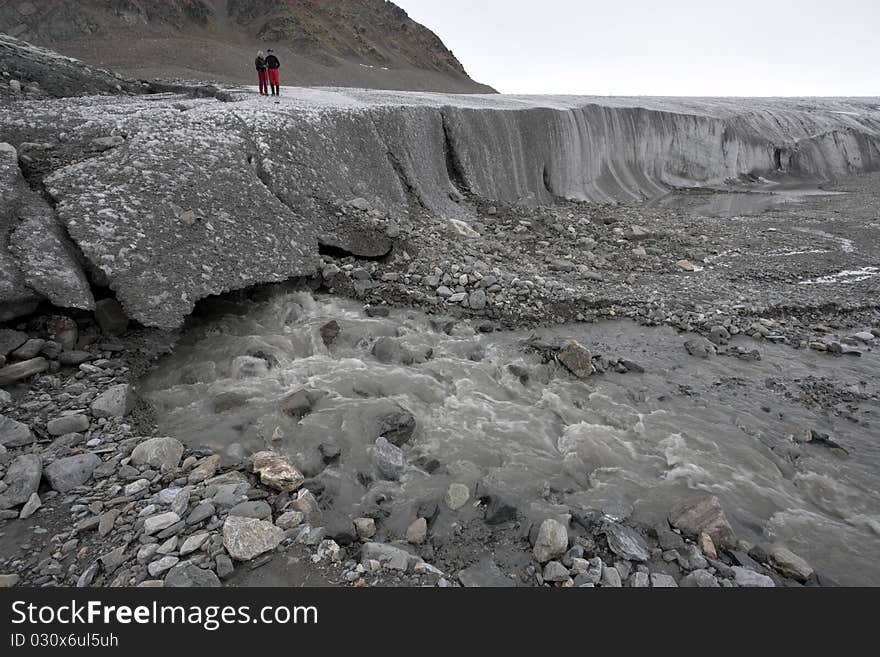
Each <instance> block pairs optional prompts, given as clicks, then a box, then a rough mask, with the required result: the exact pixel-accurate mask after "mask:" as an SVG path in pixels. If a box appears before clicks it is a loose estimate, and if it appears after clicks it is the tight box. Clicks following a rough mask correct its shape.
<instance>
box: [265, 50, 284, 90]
mask: <svg viewBox="0 0 880 657" xmlns="http://www.w3.org/2000/svg"><path fill="white" fill-rule="evenodd" d="M266 68H268V69H269V71H268V73H269V86H270V87H272V95H273V96H280V95H281V87H280V86H279V82H278V69H279V68H281V62H279V61H278V58H277V57H276V56H275V51H274V50H272V49H269V51H268V55H267V56H266Z"/></svg>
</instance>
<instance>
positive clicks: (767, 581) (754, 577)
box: [731, 566, 776, 588]
mask: <svg viewBox="0 0 880 657" xmlns="http://www.w3.org/2000/svg"><path fill="white" fill-rule="evenodd" d="M731 570H733V576H734V581H735V582H736V584H737V586H741V587H744V588H773V587H775V586H776V584H775V583H774V581H773V580H772V579H771V578H770V577H767V575H762V574H760V573H756V572H755V571H754V570H750V569H749V568H743V567H742V566H733V567H732V568H731Z"/></svg>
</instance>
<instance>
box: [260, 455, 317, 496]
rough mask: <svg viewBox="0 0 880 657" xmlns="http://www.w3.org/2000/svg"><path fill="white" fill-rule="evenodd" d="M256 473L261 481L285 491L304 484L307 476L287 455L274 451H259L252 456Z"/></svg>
mask: <svg viewBox="0 0 880 657" xmlns="http://www.w3.org/2000/svg"><path fill="white" fill-rule="evenodd" d="M251 462H252V467H253V470H254V474H258V475H260V481H261V482H262V483H263V484H265V485H266V486H268V487H269V488H273V489H275V490H278V491H281V492H283V493H292V492H293V491H295V490H296V489H298V488H299V487H300V486H302V485H303V482H304V481H305V477H304V476H303V474H302V472H300V471H299V469H298V468H296V467H295V466H294V465H293V464H291V463H290V460H289V459H288V458H287V457H286V456H282V455H281V454H275V453H274V452H259V453H257V454H254V455H253V457H252V458H251Z"/></svg>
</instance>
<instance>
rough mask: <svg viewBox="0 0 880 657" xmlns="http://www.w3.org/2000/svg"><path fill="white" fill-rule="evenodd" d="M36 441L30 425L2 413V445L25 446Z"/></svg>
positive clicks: (0, 438) (0, 442) (0, 418)
mask: <svg viewBox="0 0 880 657" xmlns="http://www.w3.org/2000/svg"><path fill="white" fill-rule="evenodd" d="M32 442H34V434H33V433H32V432H31V430H30V427H28V426H27V425H26V424H22V423H21V422H17V421H15V420H13V419H11V418H8V417H6V416H5V415H0V445H3V446H4V447H7V448H8V447H24V446H25V445H30V444H31V443H32Z"/></svg>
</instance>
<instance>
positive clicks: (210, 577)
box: [165, 561, 222, 588]
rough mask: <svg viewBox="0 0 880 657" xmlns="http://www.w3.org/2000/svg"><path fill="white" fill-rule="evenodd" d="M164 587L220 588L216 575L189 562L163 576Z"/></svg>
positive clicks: (175, 567) (179, 565) (180, 564)
mask: <svg viewBox="0 0 880 657" xmlns="http://www.w3.org/2000/svg"><path fill="white" fill-rule="evenodd" d="M165 586H170V587H172V588H218V587H220V586H222V585H221V584H220V580H219V579H218V577H217V575H215V574H214V573H213V572H212V571H210V570H206V569H205V568H199V567H198V566H197V565H196V564H194V563H192V562H191V561H184V562H182V563H179V564H177V565H176V566H174V567H173V568H172V569H171V570H169V571H168V574H167V575H165Z"/></svg>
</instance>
